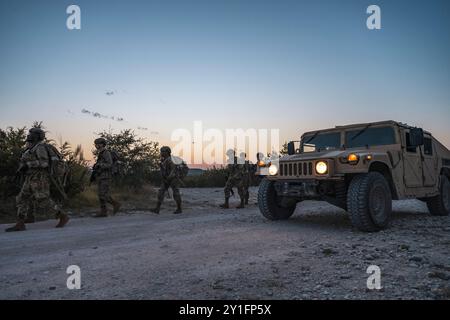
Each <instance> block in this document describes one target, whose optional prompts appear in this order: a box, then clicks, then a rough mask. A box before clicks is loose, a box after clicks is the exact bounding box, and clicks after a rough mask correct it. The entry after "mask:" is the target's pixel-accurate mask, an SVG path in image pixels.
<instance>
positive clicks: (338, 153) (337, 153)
mask: <svg viewBox="0 0 450 320" xmlns="http://www.w3.org/2000/svg"><path fill="white" fill-rule="evenodd" d="M352 152H354V151H353V150H352V151H349V150H330V151H323V152H310V153H301V154H293V155H286V156H283V157H281V158H280V161H304V160H318V159H333V158H339V157H343V156H347V155H348V154H349V153H352Z"/></svg>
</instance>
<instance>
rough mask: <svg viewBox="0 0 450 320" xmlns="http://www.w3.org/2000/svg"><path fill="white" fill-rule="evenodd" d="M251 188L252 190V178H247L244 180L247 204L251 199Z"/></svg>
mask: <svg viewBox="0 0 450 320" xmlns="http://www.w3.org/2000/svg"><path fill="white" fill-rule="evenodd" d="M249 188H250V177H247V178H246V179H245V180H244V191H245V204H246V205H247V204H248V200H249V199H250V192H249Z"/></svg>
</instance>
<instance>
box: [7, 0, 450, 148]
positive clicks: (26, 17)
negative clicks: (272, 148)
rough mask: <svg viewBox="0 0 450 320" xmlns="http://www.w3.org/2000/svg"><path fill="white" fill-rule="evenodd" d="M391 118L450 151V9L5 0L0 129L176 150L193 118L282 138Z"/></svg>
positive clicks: (432, 4)
mask: <svg viewBox="0 0 450 320" xmlns="http://www.w3.org/2000/svg"><path fill="white" fill-rule="evenodd" d="M71 4H76V5H78V6H79V7H80V8H81V30H68V29H67V27H66V19H67V17H68V14H67V13H66V8H67V7H68V6H69V5H71ZM371 4H376V5H378V6H379V7H380V8H381V24H382V29H381V30H368V28H367V27H366V19H367V17H368V14H367V13H366V9H367V7H368V6H369V5H371ZM95 112H97V113H98V114H99V115H102V116H104V117H94V116H93V113H95ZM106 116H108V118H107V117H106ZM112 117H114V119H112ZM117 119H119V120H120V121H118V120H117ZM388 119H392V120H397V121H401V122H406V123H408V124H411V125H417V126H422V127H424V128H425V129H427V130H429V131H431V132H432V133H433V134H434V135H435V136H436V138H438V139H439V140H441V141H442V142H443V143H444V144H445V145H446V146H447V147H450V129H449V127H450V126H449V123H450V1H445V0H443V1H403V0H395V1H392V0H391V1H376V0H374V1H372V0H371V1H363V0H353V1H351V0H343V1H335V0H321V1H312V0H310V1H300V0H298V1H286V0H285V1H283V0H281V1H263V0H259V1H256V0H240V1H235V0H231V1H230V0H228V1H224V0H223V1H218V0H209V1H195V0H185V1H174V0H169V1H111V0H108V1H103V0H95V1H85V0H72V1H63V0H58V1H22V0H13V1H12V0H0V127H1V128H3V129H4V128H6V127H7V126H14V127H23V126H28V127H29V126H30V125H31V124H32V123H33V121H35V120H38V121H43V122H44V125H45V126H46V128H47V129H48V130H49V132H50V135H51V136H52V137H54V138H56V139H59V138H60V137H61V138H62V139H63V140H68V141H69V142H71V143H72V144H74V145H76V144H79V143H81V144H82V145H83V147H84V149H85V150H86V151H90V150H91V149H92V140H93V139H95V137H96V134H95V133H96V132H100V131H103V130H113V131H115V132H119V131H120V130H122V129H128V128H131V129H134V130H135V131H136V133H137V134H139V135H140V136H143V137H146V138H148V139H149V140H156V141H159V142H161V143H162V144H169V145H173V142H171V141H170V137H171V133H172V132H173V131H174V130H175V129H178V128H186V129H188V130H192V127H193V122H194V121H197V120H198V121H202V123H203V126H204V127H205V128H217V129H220V130H225V129H227V128H243V129H248V128H256V129H261V128H266V129H271V128H275V129H280V139H281V142H284V141H285V140H290V139H294V140H295V139H298V137H299V136H300V135H301V133H302V132H304V131H309V130H313V129H321V128H327V127H333V126H335V125H343V124H350V123H354V122H371V121H380V120H388Z"/></svg>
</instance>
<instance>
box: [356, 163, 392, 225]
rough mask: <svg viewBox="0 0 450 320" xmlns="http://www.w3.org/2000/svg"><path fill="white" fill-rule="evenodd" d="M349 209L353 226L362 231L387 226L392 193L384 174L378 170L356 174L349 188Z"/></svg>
mask: <svg viewBox="0 0 450 320" xmlns="http://www.w3.org/2000/svg"><path fill="white" fill-rule="evenodd" d="M347 210H348V213H349V214H350V219H351V221H352V224H353V226H355V227H356V228H358V229H359V230H361V231H366V232H375V231H379V230H381V229H384V228H386V227H387V226H388V224H389V220H390V217H391V213H392V194H391V190H390V188H389V184H388V182H387V180H386V179H385V178H384V176H383V175H382V174H380V173H378V172H369V173H365V174H360V175H357V176H355V177H354V178H353V179H352V181H351V182H350V186H349V188H348V194H347Z"/></svg>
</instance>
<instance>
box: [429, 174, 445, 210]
mask: <svg viewBox="0 0 450 320" xmlns="http://www.w3.org/2000/svg"><path fill="white" fill-rule="evenodd" d="M440 180H441V186H440V188H439V192H440V193H439V195H438V196H435V197H432V198H428V200H427V207H428V210H430V213H431V215H432V216H448V214H449V212H450V182H449V181H448V178H447V177H446V176H441V179H440Z"/></svg>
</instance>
